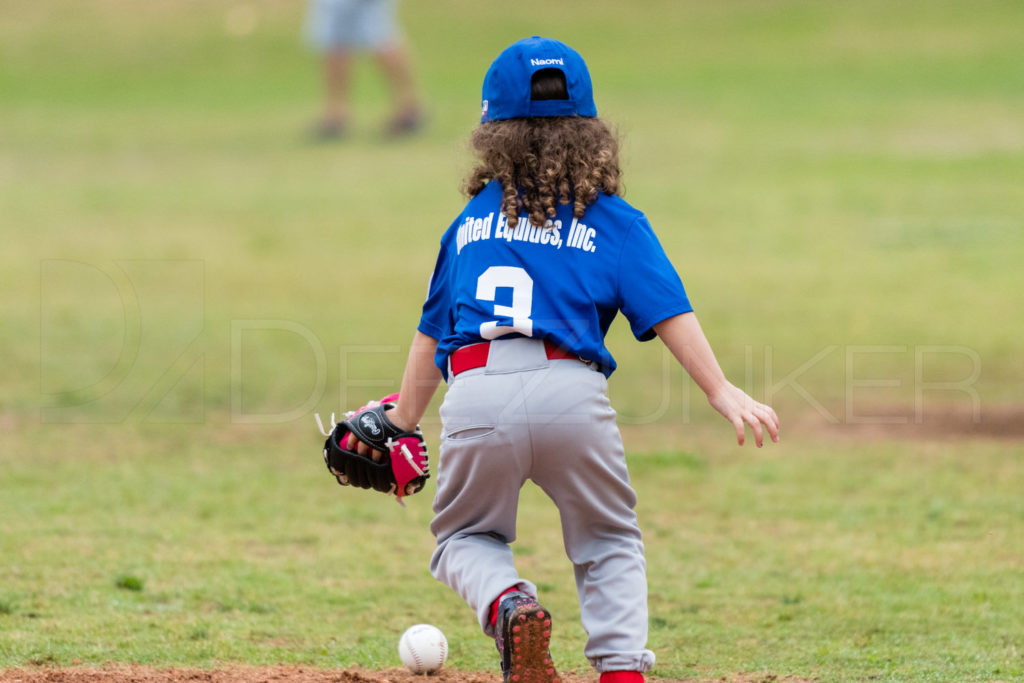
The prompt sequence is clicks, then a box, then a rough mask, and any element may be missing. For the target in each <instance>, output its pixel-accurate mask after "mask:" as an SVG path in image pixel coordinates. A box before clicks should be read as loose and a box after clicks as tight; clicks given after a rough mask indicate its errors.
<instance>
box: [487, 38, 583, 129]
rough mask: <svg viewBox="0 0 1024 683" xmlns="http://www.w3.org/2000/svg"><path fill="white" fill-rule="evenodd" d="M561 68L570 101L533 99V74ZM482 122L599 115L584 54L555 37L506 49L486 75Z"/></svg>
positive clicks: (522, 42)
mask: <svg viewBox="0 0 1024 683" xmlns="http://www.w3.org/2000/svg"><path fill="white" fill-rule="evenodd" d="M541 69H558V70H559V71H561V72H562V73H563V74H564V75H565V87H566V90H567V91H568V93H569V99H567V100H533V99H530V87H531V80H532V78H533V74H535V73H536V72H538V71H540V70H541ZM482 104H483V111H482V112H481V114H480V122H481V123H484V122H487V121H499V120H502V119H517V118H523V117H527V116H588V117H594V116H597V107H596V106H595V105H594V88H593V86H592V85H591V83H590V72H589V71H587V65H586V62H584V61H583V57H581V56H580V53H578V52H576V50H574V49H572V48H571V47H569V46H568V45H566V44H565V43H563V42H560V41H557V40H554V39H553V38H541V37H540V36H533V37H532V38H524V39H523V40H520V41H519V42H516V43H513V44H512V45H509V46H508V47H507V48H505V49H504V50H503V51H502V53H501V54H500V55H498V57H497V59H495V60H494V62H493V63H492V64H491V68H489V69H488V70H487V75H486V76H484V87H483V103H482Z"/></svg>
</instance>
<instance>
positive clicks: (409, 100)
mask: <svg viewBox="0 0 1024 683" xmlns="http://www.w3.org/2000/svg"><path fill="white" fill-rule="evenodd" d="M375 56H376V58H377V63H378V64H379V65H380V67H381V70H382V71H383V72H384V74H385V76H386V78H387V80H388V84H389V85H390V87H391V93H392V97H393V99H394V115H393V117H392V119H391V123H390V124H389V126H388V132H389V133H392V134H402V133H411V132H414V131H415V130H417V129H418V128H419V127H420V126H421V125H422V123H423V109H422V105H421V104H420V98H419V94H418V93H417V90H416V81H415V79H414V78H413V73H412V65H411V63H410V62H409V57H408V53H407V51H406V49H405V47H404V46H403V45H402V44H401V43H394V44H393V45H391V46H389V47H386V48H383V49H380V50H378V51H377V52H376V53H375Z"/></svg>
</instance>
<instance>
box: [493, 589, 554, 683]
mask: <svg viewBox="0 0 1024 683" xmlns="http://www.w3.org/2000/svg"><path fill="white" fill-rule="evenodd" d="M494 642H495V644H496V645H497V646H498V653H499V654H500V655H501V673H502V676H504V679H505V683H558V680H559V679H558V673H556V671H555V663H554V662H553V661H552V660H551V653H550V652H549V651H548V647H549V645H550V643H551V614H550V613H549V612H548V611H547V610H546V609H544V607H543V606H541V605H540V604H539V603H538V602H537V600H536V599H535V598H532V597H530V596H529V595H527V594H526V593H523V592H522V591H514V592H512V593H509V594H508V595H506V596H505V597H504V598H503V599H502V601H501V605H500V606H499V607H498V620H497V623H496V624H495V633H494Z"/></svg>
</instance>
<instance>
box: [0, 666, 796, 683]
mask: <svg viewBox="0 0 1024 683" xmlns="http://www.w3.org/2000/svg"><path fill="white" fill-rule="evenodd" d="M561 679H562V683H596V681H597V675H596V674H594V673H591V672H587V673H585V674H580V673H575V672H570V673H567V674H562V675H561ZM686 680H687V681H690V682H692V683H696V682H697V681H701V682H706V683H711V682H712V681H713V682H715V683H809V682H810V681H813V680H814V679H809V678H795V677H791V676H777V675H775V674H756V673H755V674H736V675H732V676H727V677H717V678H700V679H686ZM179 681H195V682H197V683H500V681H501V676H500V675H498V674H496V673H487V672H469V671H454V670H449V669H445V670H443V671H441V672H439V673H437V674H433V675H430V676H417V675H414V674H411V673H409V672H408V671H406V670H405V669H402V668H392V669H384V670H382V671H371V670H368V669H359V668H349V669H316V668H312V667H302V666H275V667H256V666H226V667H224V668H219V669H190V668H181V669H161V668H156V667H147V666H137V665H120V664H110V665H107V666H104V667H85V666H81V667H68V668H54V667H40V668H31V669H6V670H0V682H2V683H178V682H179ZM648 681H650V683H675V681H673V680H672V679H668V678H656V677H649V678H648Z"/></svg>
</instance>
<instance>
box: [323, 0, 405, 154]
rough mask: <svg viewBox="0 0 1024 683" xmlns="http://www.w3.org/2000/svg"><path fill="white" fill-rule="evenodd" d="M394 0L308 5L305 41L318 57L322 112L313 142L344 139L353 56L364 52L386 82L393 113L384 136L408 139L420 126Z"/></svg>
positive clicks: (332, 0)
mask: <svg viewBox="0 0 1024 683" xmlns="http://www.w3.org/2000/svg"><path fill="white" fill-rule="evenodd" d="M396 13H397V0H310V6H309V15H308V18H307V23H306V37H307V39H308V41H309V43H310V45H312V47H313V48H314V49H315V50H316V51H317V52H318V53H320V54H321V55H322V64H323V78H324V95H325V96H324V109H323V113H322V115H321V117H320V118H319V119H318V120H317V121H316V122H315V124H314V125H313V128H312V131H311V133H312V136H313V137H314V138H315V139H318V140H330V139H334V138H338V137H341V136H342V135H344V134H345V132H346V130H347V128H348V124H349V118H350V103H349V92H350V90H351V88H350V84H351V73H352V64H353V61H354V56H355V54H356V53H357V52H369V53H371V54H372V55H373V57H374V59H375V61H376V62H377V64H378V65H379V66H380V68H381V70H382V72H383V73H384V75H385V77H386V78H387V81H388V85H389V86H390V88H391V92H392V95H393V98H394V113H393V114H392V117H391V119H390V120H389V121H388V123H387V126H386V128H385V133H386V134H387V135H389V136H401V135H407V134H410V133H413V132H415V131H417V130H418V129H419V128H420V127H421V126H422V125H423V120H424V116H423V108H422V104H421V102H420V99H419V95H418V93H417V89H416V82H415V80H414V78H413V75H412V68H411V65H410V61H409V57H408V53H407V52H406V49H405V45H404V42H403V38H402V33H401V30H400V29H399V27H398V22H397V19H396Z"/></svg>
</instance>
